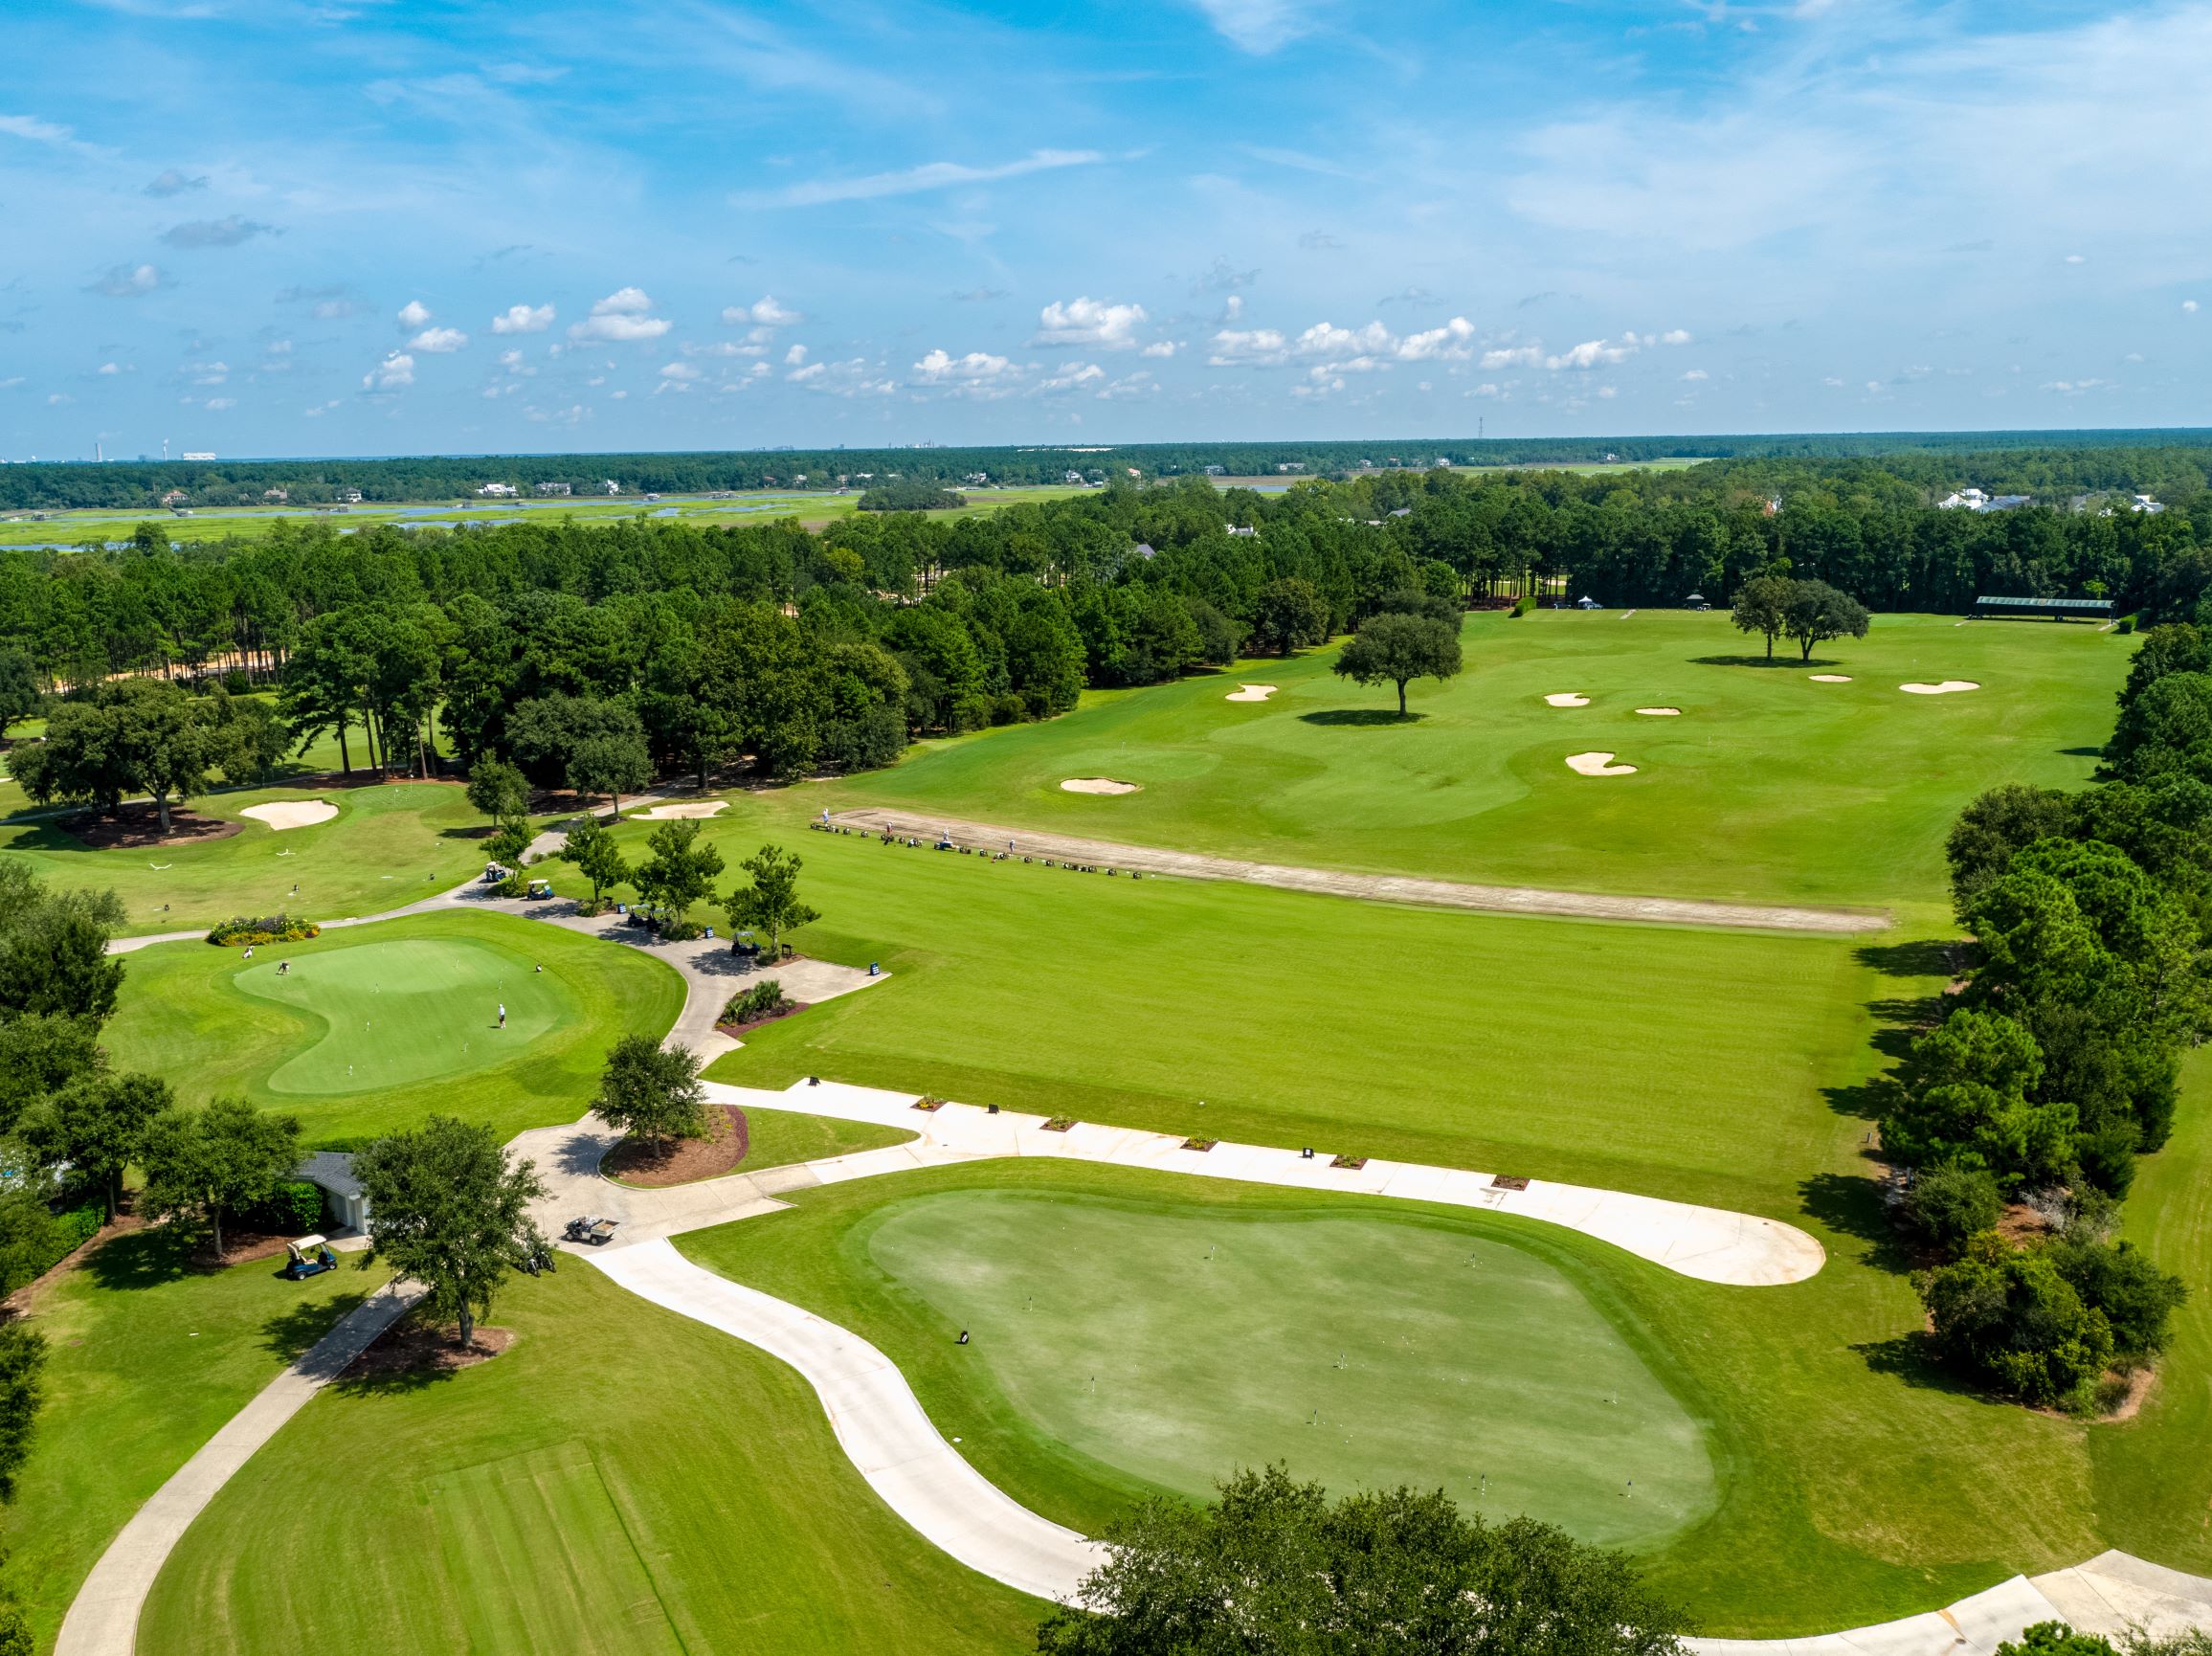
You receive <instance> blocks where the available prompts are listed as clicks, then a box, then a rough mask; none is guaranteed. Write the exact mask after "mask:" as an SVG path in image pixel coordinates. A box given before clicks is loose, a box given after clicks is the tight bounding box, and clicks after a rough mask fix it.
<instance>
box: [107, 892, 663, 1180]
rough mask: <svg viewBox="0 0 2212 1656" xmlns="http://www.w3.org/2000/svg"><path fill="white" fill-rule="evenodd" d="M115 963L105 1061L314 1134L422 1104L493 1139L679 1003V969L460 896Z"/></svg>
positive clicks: (562, 1111) (584, 1087)
mask: <svg viewBox="0 0 2212 1656" xmlns="http://www.w3.org/2000/svg"><path fill="white" fill-rule="evenodd" d="M280 961H289V962H290V963H291V968H292V969H291V971H290V973H288V974H286V975H284V976H281V977H279V975H278V973H277V968H278V965H279V962H280ZM129 962H130V963H129V967H128V970H127V973H126V974H125V976H124V978H123V1003H122V1008H121V1010H120V1011H119V1012H118V1013H117V1016H116V1018H115V1021H114V1022H113V1023H111V1024H110V1025H109V1026H108V1029H107V1033H106V1036H105V1038H104V1039H105V1041H106V1044H107V1047H108V1050H109V1052H110V1053H111V1054H112V1055H113V1057H114V1060H115V1062H116V1063H117V1064H118V1065H119V1066H122V1067H124V1068H143V1069H148V1070H151V1071H153V1072H155V1073H157V1074H160V1075H164V1076H166V1077H168V1080H169V1082H170V1084H171V1085H174V1086H175V1087H176V1088H177V1090H178V1092H179V1094H180V1095H181V1096H183V1097H184V1098H186V1099H187V1100H190V1101H197V1100H200V1099H204V1098H209V1097H212V1096H215V1095H216V1094H220V1093H226V1092H236V1093H241V1094H243V1095H244V1096H246V1097H247V1098H250V1099H252V1100H254V1101H255V1102H256V1103H257V1104H261V1105H263V1106H266V1107H269V1108H278V1109H282V1110H284V1111H286V1112H288V1113H291V1114H294V1115H297V1116H299V1117H300V1120H301V1123H302V1128H303V1129H304V1131H305V1135H306V1138H307V1140H308V1142H310V1143H313V1144H324V1145H334V1144H347V1143H353V1142H356V1141H360V1140H363V1139H366V1138H369V1137H372V1136H374V1135H375V1134H377V1133H379V1132H383V1131H388V1130H391V1129H393V1128H399V1127H409V1126H413V1125H414V1124H415V1123H417V1122H419V1121H420V1120H422V1119H423V1118H424V1117H425V1116H427V1115H429V1114H431V1113H432V1112H434V1111H441V1112H444V1113H448V1114H453V1113H458V1114H461V1115H465V1116H467V1117H469V1118H470V1119H472V1120H482V1121H489V1122H490V1123H491V1124H492V1125H493V1126H494V1127H495V1128H497V1129H498V1130H499V1132H500V1134H501V1136H502V1137H505V1136H507V1135H509V1134H511V1133H515V1132H519V1131H521V1130H523V1129H525V1128H528V1127H544V1126H546V1125H547V1124H549V1123H553V1122H563V1121H573V1120H574V1119H576V1117H578V1116H580V1115H582V1114H583V1113H584V1111H585V1109H586V1108H588V1106H589V1105H590V1102H591V1097H592V1092H593V1090H594V1089H595V1088H596V1086H597V1085H598V1076H599V1066H600V1064H601V1063H602V1062H603V1061H604V1059H605V1057H606V1054H607V1049H608V1048H609V1047H610V1046H612V1045H613V1044H614V1041H616V1040H617V1039H618V1038H619V1037H621V1036H623V1035H626V1034H630V1033H634V1032H635V1033H637V1034H642V1035H650V1036H654V1037H659V1036H660V1035H663V1034H665V1033H666V1032H667V1030H668V1029H669V1027H670V1026H671V1025H672V1024H673V1023H674V1022H675V1021H676V1015H677V1013H678V1011H679V1010H680V1009H681V1006H682V1002H683V981H682V979H681V977H680V976H678V974H677V973H675V972H674V971H672V970H671V969H670V968H668V967H667V966H665V965H663V964H661V963H660V962H659V961H658V960H655V959H654V958H652V957H651V956H650V955H648V954H646V953H644V952H643V951H638V950H635V949H628V948H621V947H617V946H614V945H611V944H607V943H602V942H600V941H599V940H597V939H596V938H592V937H587V936H582V935H579V934H578V933H576V932H572V931H568V930H565V929H561V928H559V927H555V926H547V925H544V924H542V923H539V922H534V921H529V920H522V919H517V918H516V917H514V916H512V915H507V914H500V913H491V912H480V911H470V910H466V909H459V910H450V911H439V912H436V913H432V914H420V915H413V916H410V917H408V918H406V919H403V920H391V921H385V922H383V923H381V924H378V925H375V926H368V927H359V928H352V927H348V928H346V929H342V930H336V931H325V932H324V934H323V935H322V937H320V938H318V939H316V940H315V941H313V942H309V943H290V944H280V945H279V944H271V945H266V946H264V947H262V948H260V949H257V950H256V951H254V958H253V959H252V960H250V961H249V960H246V959H244V958H243V957H242V955H241V953H240V952H239V951H235V950H230V949H215V948H212V947H210V946H209V945H208V944H206V943H202V942H189V943H165V944H156V945H154V946H153V947H151V948H148V949H145V950H142V951H138V952H137V953H134V954H132V955H131V956H130V957H129ZM539 966H543V967H544V968H545V971H544V973H539V972H538V971H537V968H538V967H539ZM502 999H504V1000H505V1002H506V1007H507V1027H506V1028H505V1029H503V1030H502V1029H500V1028H498V1027H497V1024H498V1007H499V1003H500V1001H501V1000H502Z"/></svg>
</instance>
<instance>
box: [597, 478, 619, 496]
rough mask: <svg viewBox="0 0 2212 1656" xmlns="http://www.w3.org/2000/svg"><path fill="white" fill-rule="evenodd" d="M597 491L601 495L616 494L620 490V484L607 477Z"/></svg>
mask: <svg viewBox="0 0 2212 1656" xmlns="http://www.w3.org/2000/svg"><path fill="white" fill-rule="evenodd" d="M599 492H600V493H601V494H603V495H618V494H620V493H621V492H622V485H621V484H620V483H618V482H616V481H614V479H613V478H609V479H608V480H607V481H605V482H603V483H601V484H600V485H599Z"/></svg>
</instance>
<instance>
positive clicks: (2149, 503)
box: [2128, 495, 2166, 513]
mask: <svg viewBox="0 0 2212 1656" xmlns="http://www.w3.org/2000/svg"><path fill="white" fill-rule="evenodd" d="M2165 509H2166V508H2165V506H2164V505H2163V504H2160V503H2159V502H2157V501H2155V500H2153V499H2152V498H2151V497H2150V496H2149V495H2137V496H2136V497H2135V502H2134V504H2133V505H2131V506H2130V507H2129V508H2128V510H2130V511H2132V512H2144V513H2153V512H2162V511H2164V510H2165Z"/></svg>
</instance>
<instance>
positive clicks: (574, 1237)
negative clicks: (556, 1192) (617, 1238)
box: [565, 1214, 616, 1247]
mask: <svg viewBox="0 0 2212 1656" xmlns="http://www.w3.org/2000/svg"><path fill="white" fill-rule="evenodd" d="M615 1223H616V1221H615V1220H611V1219H593V1218H592V1216H591V1215H590V1214H586V1215H584V1216H583V1217H582V1218H580V1219H572V1220H570V1221H569V1228H568V1230H567V1232H566V1233H565V1234H566V1235H567V1237H568V1239H569V1240H570V1242H590V1243H591V1244H592V1246H593V1247H605V1246H606V1245H607V1243H608V1242H611V1241H613V1240H614V1225H615Z"/></svg>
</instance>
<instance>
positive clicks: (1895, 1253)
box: [1798, 1173, 1913, 1272]
mask: <svg viewBox="0 0 2212 1656" xmlns="http://www.w3.org/2000/svg"><path fill="white" fill-rule="evenodd" d="M1798 1195H1799V1197H1801V1198H1802V1200H1803V1202H1804V1212H1805V1213H1806V1215H1807V1216H1808V1217H1810V1218H1812V1219H1815V1220H1819V1221H1820V1222H1821V1224H1823V1225H1825V1226H1826V1227H1827V1228H1828V1229H1829V1230H1831V1231H1834V1232H1836V1233H1837V1234H1838V1235H1840V1236H1847V1237H1855V1238H1857V1239H1858V1240H1859V1241H1860V1242H1865V1243H1866V1264H1869V1265H1872V1266H1873V1267H1874V1268H1875V1269H1876V1270H1885V1271H1892V1272H1903V1271H1906V1270H1909V1269H1910V1268H1911V1266H1912V1264H1913V1260H1912V1254H1911V1250H1910V1248H1909V1247H1908V1246H1907V1245H1906V1239H1905V1238H1904V1237H1903V1236H1902V1235H1901V1234H1900V1233H1899V1231H1898V1229H1897V1225H1896V1221H1895V1220H1894V1219H1893V1218H1892V1217H1891V1215H1890V1212H1889V1207H1888V1203H1887V1202H1885V1201H1884V1200H1883V1199H1882V1186H1881V1184H1880V1183H1879V1181H1877V1180H1875V1179H1871V1178H1868V1177H1866V1175H1863V1174H1848V1173H1820V1174H1815V1175H1813V1176H1812V1177H1810V1178H1808V1179H1803V1180H1801V1181H1799V1185H1798Z"/></svg>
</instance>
